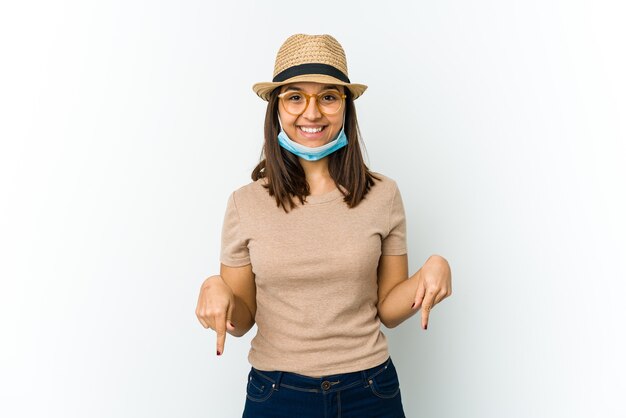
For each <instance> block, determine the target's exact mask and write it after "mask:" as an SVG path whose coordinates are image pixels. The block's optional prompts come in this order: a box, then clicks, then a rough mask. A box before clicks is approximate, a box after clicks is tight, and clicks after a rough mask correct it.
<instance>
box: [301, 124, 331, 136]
mask: <svg viewBox="0 0 626 418" xmlns="http://www.w3.org/2000/svg"><path fill="white" fill-rule="evenodd" d="M298 129H300V130H301V131H302V132H304V133H307V134H316V133H319V132H322V131H323V130H324V129H326V126H318V127H316V128H308V127H306V126H298Z"/></svg>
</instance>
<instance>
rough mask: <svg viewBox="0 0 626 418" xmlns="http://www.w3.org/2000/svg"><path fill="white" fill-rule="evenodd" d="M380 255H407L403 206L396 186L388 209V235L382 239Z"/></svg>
mask: <svg viewBox="0 0 626 418" xmlns="http://www.w3.org/2000/svg"><path fill="white" fill-rule="evenodd" d="M381 252H382V255H402V254H406V253H407V245H406V218H405V215H404V205H403V203H402V196H401V194H400V190H399V189H398V185H397V184H396V185H395V192H394V195H393V198H392V199H391V206H390V208H389V233H388V234H387V236H385V237H384V238H383V242H382V249H381Z"/></svg>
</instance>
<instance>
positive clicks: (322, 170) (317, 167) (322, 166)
mask: <svg viewBox="0 0 626 418" xmlns="http://www.w3.org/2000/svg"><path fill="white" fill-rule="evenodd" d="M298 160H300V165H301V166H302V168H303V169H304V174H305V175H306V181H307V183H309V185H310V186H311V187H314V185H318V184H320V183H326V182H327V181H331V182H332V178H331V177H330V172H329V171H328V157H324V158H322V159H319V160H317V161H308V160H305V159H304V158H298Z"/></svg>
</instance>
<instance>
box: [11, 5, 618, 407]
mask: <svg viewBox="0 0 626 418" xmlns="http://www.w3.org/2000/svg"><path fill="white" fill-rule="evenodd" d="M231 3H232V4H231ZM625 12H626V7H625V6H624V5H623V3H622V2H619V1H612V2H611V1H595V2H592V1H573V0H567V1H566V0H563V1H545V0H543V1H537V0H530V1H523V2H522V1H507V2H503V1H496V0H491V1H487V0H482V1H471V2H468V1H443V0H441V1H428V2H426V1H413V2H408V1H406V2H383V3H381V2H371V3H368V2H335V1H321V0H317V1H315V2H293V1H273V2H268V1H262V2H261V1H259V2H252V1H247V2H230V3H226V2H219V3H218V2H212V1H209V0H203V1H199V0H198V1H128V0H126V1H106V2H105V1H101V2H96V1H85V0H82V1H73V2H70V1H65V2H62V1H58V2H51V1H39V2H33V1H19V2H17V1H16V2H3V3H2V5H1V6H0V60H1V65H0V139H1V143H0V144H1V145H0V146H1V148H0V193H1V203H0V211H1V212H0V228H1V229H0V250H1V253H0V257H1V262H0V278H1V288H0V331H1V333H2V334H1V335H2V337H1V338H2V342H1V344H0V415H1V416H3V417H43V416H45V417H226V418H229V417H237V416H241V411H242V409H243V405H244V402H245V386H246V381H245V379H246V375H247V372H248V370H249V364H248V362H247V353H248V349H249V341H250V339H251V337H252V336H253V335H254V332H255V330H256V328H253V330H252V331H251V332H250V333H249V334H248V335H246V336H244V337H242V338H239V339H237V338H234V337H232V336H228V337H227V340H226V347H225V353H224V355H223V356H221V357H217V356H216V354H215V348H216V347H215V343H216V342H215V340H216V339H215V335H214V333H213V331H210V330H205V329H204V328H202V326H201V325H200V324H199V322H198V321H197V319H196V317H195V313H194V310H195V306H196V301H197V295H198V289H199V286H200V284H201V282H202V281H203V280H204V278H206V277H207V276H209V275H212V274H216V273H217V272H218V271H219V269H218V268H219V259H218V257H219V240H220V232H221V224H222V219H223V215H224V210H225V207H226V199H227V197H228V195H229V194H230V192H231V191H232V190H234V189H235V188H237V187H240V186H242V185H244V184H246V183H248V182H249V181H250V177H249V176H250V172H251V170H252V168H253V167H254V166H255V164H256V163H257V161H258V158H259V155H260V152H261V144H262V134H263V120H264V114H265V102H263V101H262V100H260V99H259V98H257V97H256V96H255V95H254V93H253V92H252V90H251V86H252V84H253V83H255V82H258V81H269V80H270V79H271V77H272V71H273V66H274V58H275V55H276V52H277V51H278V48H279V47H280V45H281V43H282V42H283V41H284V40H285V39H286V38H287V37H288V36H289V35H291V34H294V33H308V34H321V33H330V34H332V35H333V36H335V37H336V38H337V39H338V40H339V42H341V43H342V45H343V47H344V48H345V50H346V53H347V57H348V67H349V76H350V78H351V80H353V81H354V82H358V83H364V84H367V85H369V89H368V90H367V91H366V92H365V94H364V95H363V96H362V97H361V98H359V99H358V100H357V102H356V105H357V111H358V116H359V122H360V125H361V129H362V132H363V137H364V141H365V144H366V146H367V152H368V156H369V159H368V162H369V165H370V167H371V168H372V169H373V170H375V171H379V172H381V173H383V174H386V175H388V176H390V177H392V178H394V179H395V180H396V181H397V182H398V184H399V186H400V190H401V192H402V195H403V198H404V202H405V209H406V213H407V222H408V236H409V238H408V239H409V264H410V270H411V273H413V272H415V271H416V270H417V269H418V268H419V267H420V266H421V265H422V264H423V263H424V261H425V260H426V259H427V258H428V256H429V255H431V254H440V255H442V256H444V257H445V258H446V259H447V260H448V261H449V262H450V265H451V267H452V275H453V295H452V296H451V297H450V298H448V299H446V300H445V301H443V302H442V303H441V304H440V305H438V306H436V307H435V309H434V310H433V312H432V315H431V321H430V326H429V329H428V331H422V330H421V329H420V327H419V315H416V316H414V317H412V318H411V319H410V320H408V321H406V322H405V323H404V324H402V325H401V326H400V327H398V328H396V329H393V330H386V329H384V328H383V331H384V332H385V333H386V335H387V336H388V337H389V340H390V350H391V353H392V357H393V359H394V362H395V364H396V367H397V368H398V373H399V377H400V381H401V387H402V396H403V400H404V406H405V411H406V413H407V416H408V417H411V418H412V417H454V418H456V417H462V418H465V417H468V418H469V417H472V418H474V417H475V418H485V417H493V418H501V417H507V418H516V417H520V418H521V417H546V418H548V417H550V418H553V417H568V418H571V417H592V416H595V417H600V416H601V417H623V416H626V407H625V405H624V401H623V394H624V393H625V392H626V387H625V386H626V385H625V384H624V373H625V372H626V367H625V363H626V362H625V360H624V354H623V353H624V352H626V343H625V340H624V325H623V320H624V318H625V317H626V308H625V307H624V303H623V301H622V300H623V298H624V292H625V291H626V286H625V284H624V280H625V279H626V274H625V273H626V268H625V267H624V261H625V256H626V239H625V236H626V221H625V220H624V214H625V213H626V196H625V194H626V191H625V190H626V187H625V185H624V183H625V180H626V167H625V166H626V164H625V160H626V145H625V139H626V127H625V123H624V120H625V115H626V104H625V98H626V82H625V77H624V74H626V58H625V55H624V39H626V29H624V28H625V27H624V17H625V15H626V13H625Z"/></svg>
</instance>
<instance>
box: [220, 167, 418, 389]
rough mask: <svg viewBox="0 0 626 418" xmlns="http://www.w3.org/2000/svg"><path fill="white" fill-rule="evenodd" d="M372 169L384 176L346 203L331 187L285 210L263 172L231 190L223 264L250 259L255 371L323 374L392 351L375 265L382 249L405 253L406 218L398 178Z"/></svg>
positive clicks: (368, 363) (357, 366) (366, 364)
mask: <svg viewBox="0 0 626 418" xmlns="http://www.w3.org/2000/svg"><path fill="white" fill-rule="evenodd" d="M374 174H376V175H377V176H378V177H381V178H382V179H383V180H382V181H380V182H379V181H377V180H375V185H374V186H373V187H372V188H371V189H370V191H369V192H368V194H367V195H366V196H365V199H363V200H362V201H361V203H360V204H359V205H358V206H357V207H355V208H352V209H350V208H348V206H347V204H346V203H345V202H343V195H342V194H341V192H340V191H339V189H335V190H333V191H331V192H328V193H325V194H322V195H317V196H308V197H307V198H306V203H305V204H304V205H301V204H300V203H299V201H298V202H297V203H298V207H297V208H295V209H292V210H291V211H290V212H289V213H285V211H284V210H283V208H282V207H277V206H276V201H275V199H274V197H273V196H270V195H269V193H268V191H267V189H265V188H263V186H262V183H265V181H266V180H265V179H259V180H257V181H255V182H251V183H249V184H247V185H245V186H243V187H241V188H239V189H237V190H235V191H234V192H233V193H232V194H231V195H230V197H229V199H228V203H227V207H226V214H225V217H224V224H223V228H222V242H221V245H222V247H221V255H220V261H221V262H222V263H223V264H225V265H227V266H233V267H240V266H245V265H247V264H250V263H252V271H253V273H254V274H255V282H256V298H257V311H256V316H255V321H256V324H257V333H256V335H255V337H254V338H253V339H252V341H251V348H250V352H249V355H248V361H249V362H250V364H251V365H252V366H254V367H255V368H257V369H259V370H268V371H269V370H282V371H288V372H294V373H299V374H303V375H307V376H313V377H321V376H323V375H330V374H337V373H348V372H353V371H358V370H363V369H368V368H370V367H374V366H376V365H378V364H380V363H382V362H383V361H385V360H386V359H387V357H388V356H389V352H388V347H387V338H386V336H385V334H383V332H382V331H381V329H380V320H379V318H378V316H377V309H376V303H377V302H378V295H377V291H378V285H377V273H376V270H377V267H378V261H379V258H380V256H381V254H383V255H402V254H406V253H407V246H406V220H405V215H404V207H403V204H402V198H401V196H400V191H399V190H398V187H397V184H396V182H395V181H394V180H392V179H391V178H389V177H386V176H383V175H381V174H379V173H374Z"/></svg>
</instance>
